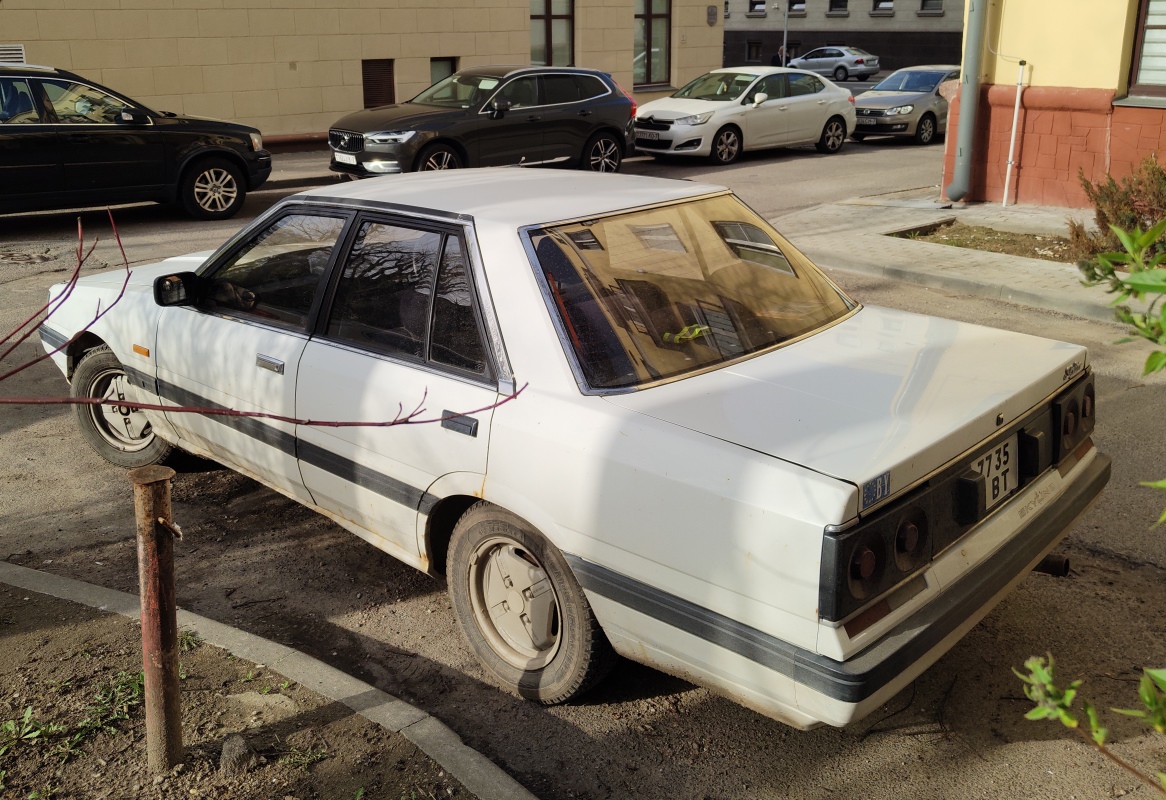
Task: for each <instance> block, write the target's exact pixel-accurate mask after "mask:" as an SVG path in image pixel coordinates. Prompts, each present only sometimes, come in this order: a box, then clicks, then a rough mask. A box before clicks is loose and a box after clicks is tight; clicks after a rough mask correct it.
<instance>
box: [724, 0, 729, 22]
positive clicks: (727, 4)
mask: <svg viewBox="0 0 1166 800" xmlns="http://www.w3.org/2000/svg"><path fill="white" fill-rule="evenodd" d="M728 18H729V0H725V19H728Z"/></svg>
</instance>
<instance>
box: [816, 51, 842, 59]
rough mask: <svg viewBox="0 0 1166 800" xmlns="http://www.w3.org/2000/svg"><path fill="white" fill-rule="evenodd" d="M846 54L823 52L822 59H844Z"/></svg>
mask: <svg viewBox="0 0 1166 800" xmlns="http://www.w3.org/2000/svg"><path fill="white" fill-rule="evenodd" d="M844 55H845V54H844V53H843V52H842V51H841V50H823V51H822V55H821V56H819V57H820V58H842V57H843V56H844Z"/></svg>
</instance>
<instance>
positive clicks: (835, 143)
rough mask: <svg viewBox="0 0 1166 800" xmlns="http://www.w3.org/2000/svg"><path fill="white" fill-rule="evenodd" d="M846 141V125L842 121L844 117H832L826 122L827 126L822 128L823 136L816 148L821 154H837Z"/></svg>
mask: <svg viewBox="0 0 1166 800" xmlns="http://www.w3.org/2000/svg"><path fill="white" fill-rule="evenodd" d="M845 141H846V123H845V122H843V121H842V117H830V119H828V120H827V121H826V126H825V127H824V128H822V136H821V137H820V138H819V139H818V143H817V144H816V145H814V146H815V147H817V148H818V152H819V153H837V152H838V151H839V150H841V149H842V143H843V142H845Z"/></svg>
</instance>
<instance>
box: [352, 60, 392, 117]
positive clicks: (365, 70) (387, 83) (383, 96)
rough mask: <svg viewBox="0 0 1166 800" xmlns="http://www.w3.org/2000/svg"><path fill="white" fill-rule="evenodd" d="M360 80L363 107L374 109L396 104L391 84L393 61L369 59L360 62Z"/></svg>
mask: <svg viewBox="0 0 1166 800" xmlns="http://www.w3.org/2000/svg"><path fill="white" fill-rule="evenodd" d="M360 78H361V82H362V83H363V85H364V107H365V108H376V107H377V106H388V105H392V104H393V103H395V102H397V89H396V86H395V85H394V83H393V59H391V58H371V59H365V60H363V61H361V62H360Z"/></svg>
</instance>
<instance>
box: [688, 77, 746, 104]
mask: <svg viewBox="0 0 1166 800" xmlns="http://www.w3.org/2000/svg"><path fill="white" fill-rule="evenodd" d="M755 80H757V76H756V75H749V74H747V73H744V72H710V73H708V74H707V75H701V76H700V77H699V78H697V79H696V80H694V81H693V82H692V83H690V84H688V85H687V86H685V87H684V88H683V89H681V90H680V91H678V92H677V93H676V94H674V95H672V96H673V97H687V98H689V99H692V100H726V101H727V100H737V99H740V97H741V95H742V94H744V93H745V90H746V89H748V88H749V84H751V83H753V81H755Z"/></svg>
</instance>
